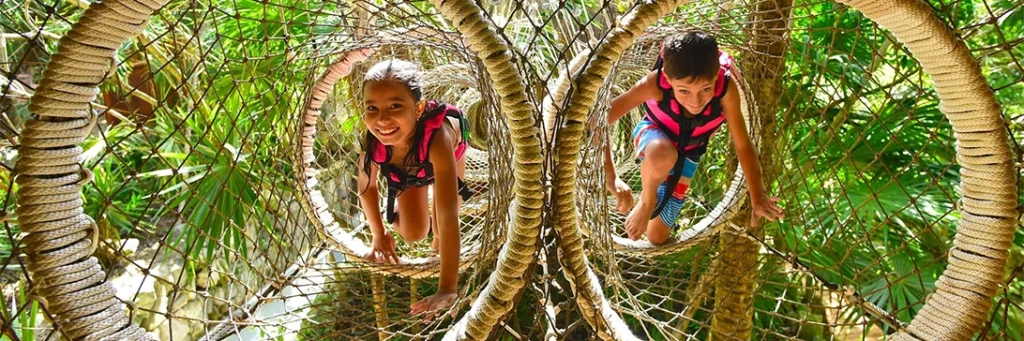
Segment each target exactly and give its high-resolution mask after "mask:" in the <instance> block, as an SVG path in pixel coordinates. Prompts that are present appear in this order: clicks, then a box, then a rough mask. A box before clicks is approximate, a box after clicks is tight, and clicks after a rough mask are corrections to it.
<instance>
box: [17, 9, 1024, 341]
mask: <svg viewBox="0 0 1024 341" xmlns="http://www.w3.org/2000/svg"><path fill="white" fill-rule="evenodd" d="M694 29H699V30H703V31H706V32H709V33H711V34H713V35H715V36H716V38H717V40H718V42H719V45H720V47H721V48H722V50H724V51H726V52H728V53H730V54H731V55H733V56H734V57H736V68H735V70H734V72H736V73H737V74H738V75H739V77H737V78H736V79H737V81H738V83H739V85H740V87H741V88H742V90H743V91H742V96H741V102H742V107H743V116H744V127H745V128H746V130H747V135H749V136H750V137H751V139H752V141H753V142H754V144H755V146H756V149H757V151H758V154H759V159H760V169H761V172H762V175H763V178H764V182H765V183H764V185H765V188H766V189H767V191H768V194H769V195H772V196H778V197H781V198H782V204H783V206H784V207H785V208H786V218H785V219H783V220H781V221H779V222H775V223H768V224H765V225H762V226H760V227H752V226H751V224H750V208H749V199H748V195H747V191H748V186H747V182H746V181H747V180H746V177H745V176H744V173H743V171H742V167H741V166H740V165H739V162H738V158H737V157H736V156H735V154H736V153H735V151H734V148H733V143H732V141H733V140H732V138H731V136H734V135H735V134H736V133H737V132H735V131H729V129H728V127H724V126H723V131H722V132H720V133H718V134H716V135H715V137H714V138H713V139H712V141H711V147H710V148H709V151H708V153H707V154H706V155H704V156H703V158H702V159H701V162H700V166H699V168H698V170H697V173H696V175H695V176H694V178H693V183H692V185H691V188H690V190H689V192H688V199H687V203H686V205H685V207H684V209H683V212H682V213H681V214H680V215H679V216H680V221H679V224H680V228H679V230H678V231H677V232H676V233H675V234H674V235H673V236H672V238H670V239H669V241H668V242H667V243H665V244H664V245H657V246H656V245H652V244H651V243H649V242H647V241H645V240H640V241H632V240H629V239H628V238H626V235H625V232H624V230H623V221H624V217H623V216H622V215H621V214H619V213H618V212H616V210H615V209H614V208H615V204H616V203H615V199H614V198H613V197H611V196H608V195H607V192H606V191H605V189H604V183H605V180H606V179H605V177H604V174H603V169H602V167H603V159H602V157H603V148H604V147H605V146H610V147H611V149H612V151H613V155H614V159H615V161H616V164H617V171H618V174H619V176H620V177H621V178H622V179H623V180H625V181H626V182H627V183H628V184H630V185H631V187H632V188H633V190H634V194H639V189H640V178H639V167H638V164H637V163H636V162H635V160H634V159H633V155H635V150H634V147H633V137H632V130H633V127H634V126H635V124H636V123H637V122H638V120H639V119H640V117H641V114H642V113H641V112H640V110H639V109H637V110H633V111H632V112H631V113H630V114H628V115H626V116H625V117H624V118H623V119H622V120H620V121H619V122H618V123H617V124H615V125H607V124H602V122H605V120H606V115H607V111H608V108H609V102H610V100H611V99H612V98H614V97H615V96H617V95H619V94H622V93H623V92H625V91H626V90H628V89H629V87H630V86H632V85H633V84H635V83H636V82H637V80H638V79H640V77H643V76H644V75H645V74H646V73H647V72H649V71H650V67H651V65H652V64H653V62H654V59H655V57H656V55H657V53H658V45H659V43H660V41H661V40H662V39H663V38H664V37H665V36H667V35H669V34H672V33H675V32H679V31H685V30H694ZM389 58H401V59H405V60H410V61H414V62H416V63H418V64H419V65H420V66H421V69H422V70H423V72H424V80H425V83H424V90H425V97H426V98H429V99H439V100H443V101H445V102H447V103H451V104H454V105H455V106H457V107H459V108H460V109H462V110H463V111H464V112H465V113H466V114H467V116H468V117H469V123H470V126H471V129H470V130H471V134H470V135H471V136H470V144H471V148H470V151H469V153H468V154H467V156H466V157H467V170H466V176H465V180H466V182H467V183H468V185H469V187H470V188H471V189H472V190H473V192H474V196H473V197H472V198H471V199H469V200H468V201H466V202H465V203H464V204H463V205H462V208H461V211H460V218H461V219H460V221H461V224H460V231H461V245H462V250H461V251H462V252H461V260H462V262H461V264H460V269H461V270H460V275H459V299H458V300H457V301H456V302H455V303H454V304H453V305H452V306H451V308H449V309H447V310H446V311H443V312H440V314H439V315H438V316H433V315H431V316H429V317H432V319H430V320H426V319H425V318H426V317H428V316H425V315H415V316H411V315H410V314H409V305H410V304H411V303H413V302H416V301H418V300H419V299H421V298H423V297H426V296H428V295H431V294H432V293H434V292H435V291H436V290H437V287H438V285H437V281H438V280H437V275H438V270H437V269H438V258H437V256H435V255H434V254H433V253H432V251H431V246H430V243H431V238H432V237H427V238H426V239H425V240H423V241H419V242H406V241H403V240H401V238H398V240H399V241H398V243H399V245H398V253H399V254H400V255H401V256H402V257H403V262H402V264H397V265H384V264H376V263H374V262H371V261H368V260H366V259H365V258H363V257H362V256H365V254H366V253H367V252H368V250H369V245H370V240H371V233H370V231H369V228H368V227H367V223H366V221H365V219H364V218H363V214H362V211H361V208H360V205H359V198H358V193H359V190H360V189H359V188H358V186H357V183H356V181H357V180H356V175H357V171H358V165H357V156H358V153H359V152H360V139H361V137H362V135H363V133H364V131H365V130H364V129H365V126H364V124H363V122H362V121H361V114H362V113H361V109H360V108H361V106H360V105H359V103H361V96H362V91H363V90H362V88H361V87H362V78H363V75H364V74H365V72H366V71H367V69H368V68H369V66H370V65H372V64H373V63H376V62H378V61H381V60H385V59H389ZM1022 59H1024V4H1021V3H1020V2H1019V1H1008V0H929V1H917V0H907V1H866V0H864V1H862V0H843V1H839V2H833V1H790V0H773V1H767V0H763V1H758V0H740V1H726V0H707V1H693V2H686V1H679V2H677V1H664V2H662V1H640V2H634V1H603V2H602V1H517V2H498V1H490V2H488V1H432V2H392V1H375V0H364V1H341V2H308V1H303V2H300V1H284V0H256V1H253V0H246V1H217V0H211V1H190V0H174V1H166V0H116V1H104V2H90V1H88V0H74V1H49V0H20V1H4V2H0V69H2V72H0V77H3V78H0V85H2V86H3V92H2V94H3V97H2V98H0V110H2V112H3V116H2V117H0V133H2V134H3V139H0V144H2V146H0V151H2V152H0V158H2V160H0V166H2V168H0V177H2V180H3V181H2V183H3V186H4V187H3V190H4V193H3V195H4V196H3V205H4V206H3V211H2V215H0V216H2V220H3V224H4V229H3V231H4V233H5V236H4V238H0V275H2V282H0V283H2V291H0V293H2V297H0V322H2V325H0V339H2V340H8V339H9V340H37V339H39V340H57V339H61V338H67V339H75V340H79V339H83V340H85V339H88V340H93V339H96V340H99V339H117V340H121V339H159V340H196V339H205V340H222V339H231V340H262V339H330V340H335V339H341V340H348V339H353V340H367V339H397V340H406V339H463V338H472V339H502V340H506V339H517V340H522V339H527V340H538V339H544V340H548V339H567V340H579V339H648V340H666V339H668V340H676V339H699V340H705V339H714V340H719V339H742V340H748V339H758V340H781V339H800V340H822V339H827V340H854V339H856V340H861V339H868V340H875V339H888V338H892V339H900V340H903V339H906V340H914V339H920V340H966V339H984V340H1024V327H1022V326H1024V303H1022V302H1024V229H1022V228H1021V220H1020V209H1019V207H1020V202H1021V194H1020V189H1019V188H1020V186H1019V183H1020V179H1021V176H1022V172H1021V168H1022V165H1024V150H1022V149H1021V148H1020V142H1021V141H1024V118H1022V117H1024V115H1022V114H1021V113H1024V95H1022V94H1024V66H1022V63H1021V60H1022ZM591 127H593V128H594V129H593V130H592V129H591ZM378 187H379V188H381V189H384V188H385V186H384V185H383V182H381V183H380V185H379V186H378ZM381 194H382V196H381V197H382V198H383V197H384V196H383V194H384V193H383V192H382V193H381ZM381 207H382V209H383V207H384V202H383V201H382V202H381Z"/></svg>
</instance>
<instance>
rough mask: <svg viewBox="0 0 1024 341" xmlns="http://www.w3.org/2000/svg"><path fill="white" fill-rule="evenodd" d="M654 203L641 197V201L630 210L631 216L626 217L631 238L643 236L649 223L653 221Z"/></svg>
mask: <svg viewBox="0 0 1024 341" xmlns="http://www.w3.org/2000/svg"><path fill="white" fill-rule="evenodd" d="M654 205H655V204H651V203H650V201H648V200H644V199H640V203H639V204H637V205H636V206H634V207H633V210H632V211H630V212H629V216H627V217H626V234H627V235H629V239H632V240H639V239H640V237H643V235H644V231H646V230H647V223H648V222H650V221H651V212H653V211H654Z"/></svg>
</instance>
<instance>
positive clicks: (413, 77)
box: [360, 59, 426, 192]
mask: <svg viewBox="0 0 1024 341" xmlns="http://www.w3.org/2000/svg"><path fill="white" fill-rule="evenodd" d="M385 80H390V81H394V82H396V83H398V84H402V85H404V86H405V89H406V90H408V91H409V94H410V95H412V99H413V102H416V103H419V102H420V101H421V100H422V99H423V75H422V74H421V73H420V70H419V67H418V66H417V65H416V64H413V63H410V62H407V61H404V60H401V59H390V60H385V61H382V62H379V63H377V64H374V65H373V67H371V68H370V70H369V71H366V75H365V76H363V89H365V88H366V83H369V82H380V81H385ZM424 114H426V113H424ZM424 118H426V117H420V119H421V120H422V119H424ZM423 134H424V129H423V125H422V124H419V122H417V124H416V131H415V132H414V133H413V135H412V146H411V148H410V149H409V153H408V154H406V156H405V160H404V161H403V164H404V165H405V166H406V167H407V166H409V165H419V164H420V163H421V162H420V160H419V150H420V143H421V142H422V141H423ZM362 144H363V155H365V157H364V159H363V165H362V166H363V172H366V175H369V174H370V166H371V165H372V164H373V156H374V155H373V150H374V148H376V147H377V145H379V144H380V141H378V140H377V137H376V136H373V134H372V133H370V131H369V130H367V131H366V135H364V136H363V143H362ZM420 166H425V165H420ZM406 167H403V168H406ZM370 181H377V179H370ZM367 186H369V184H367ZM367 188H369V187H367ZM367 188H364V189H363V190H362V191H360V192H363V191H366V189H367Z"/></svg>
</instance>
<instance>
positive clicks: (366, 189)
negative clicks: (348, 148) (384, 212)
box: [356, 153, 399, 263]
mask: <svg viewBox="0 0 1024 341" xmlns="http://www.w3.org/2000/svg"><path fill="white" fill-rule="evenodd" d="M365 158H366V153H360V154H359V161H358V163H356V165H358V166H357V167H359V178H358V181H357V183H358V184H357V186H359V191H360V192H359V204H360V205H361V206H362V207H363V215H364V216H366V223H367V224H369V225H370V231H371V232H373V248H374V250H373V251H372V252H371V254H370V257H371V258H373V259H374V260H377V261H394V262H395V263H398V262H399V259H398V254H397V253H395V248H394V246H393V245H392V246H391V247H390V248H387V247H385V246H386V245H385V244H390V243H389V240H388V238H389V237H390V236H389V235H388V234H387V233H386V232H385V231H384V219H383V218H382V217H381V215H380V207H379V205H380V194H379V193H380V192H379V191H378V190H377V181H376V179H377V172H378V171H379V168H378V167H377V165H375V164H373V163H370V174H366V172H364V171H363V167H361V166H362V165H363V161H364V159H365Z"/></svg>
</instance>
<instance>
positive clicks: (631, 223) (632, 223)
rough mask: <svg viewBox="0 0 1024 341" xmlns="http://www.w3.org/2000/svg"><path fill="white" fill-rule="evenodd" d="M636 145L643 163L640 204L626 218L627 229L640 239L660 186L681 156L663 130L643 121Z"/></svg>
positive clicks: (641, 168) (641, 163)
mask: <svg viewBox="0 0 1024 341" xmlns="http://www.w3.org/2000/svg"><path fill="white" fill-rule="evenodd" d="M634 136H635V138H634V139H633V140H634V144H636V147H637V150H638V151H639V152H638V153H637V154H638V155H637V157H638V158H639V159H640V160H641V162H640V184H641V186H642V189H641V191H640V203H639V204H637V205H636V206H634V207H633V210H632V211H631V212H629V216H627V217H626V232H627V233H628V234H629V238H630V239H632V240H638V239H640V237H642V236H643V234H644V232H645V231H646V230H647V225H648V223H649V221H650V218H651V212H653V211H654V209H655V207H657V204H658V186H660V185H661V184H662V182H664V181H665V178H666V177H668V174H669V172H670V171H672V167H673V166H674V165H675V163H676V159H677V158H678V157H679V154H678V152H676V147H675V146H674V145H673V144H672V141H671V140H669V139H668V136H666V135H665V134H664V133H663V132H661V130H659V129H658V128H657V127H656V126H654V125H653V124H651V123H650V122H648V121H646V120H642V121H641V123H640V124H639V125H637V127H636V130H635V131H634Z"/></svg>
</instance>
